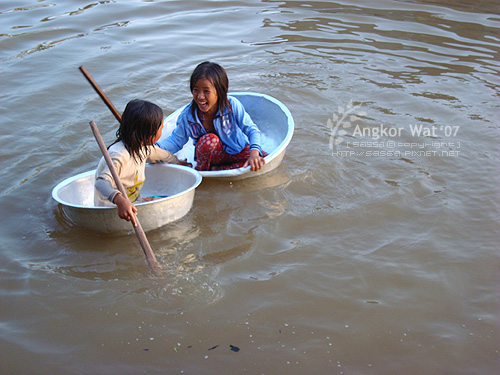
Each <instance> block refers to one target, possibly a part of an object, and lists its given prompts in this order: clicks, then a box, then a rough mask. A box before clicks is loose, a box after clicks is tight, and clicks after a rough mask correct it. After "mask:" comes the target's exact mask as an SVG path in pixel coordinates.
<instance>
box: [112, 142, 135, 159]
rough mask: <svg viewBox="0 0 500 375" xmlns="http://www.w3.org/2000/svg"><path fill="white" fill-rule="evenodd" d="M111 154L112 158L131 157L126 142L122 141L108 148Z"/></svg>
mask: <svg viewBox="0 0 500 375" xmlns="http://www.w3.org/2000/svg"><path fill="white" fill-rule="evenodd" d="M108 151H109V155H110V156H111V157H112V158H120V159H129V158H130V153H129V152H128V150H127V148H126V147H125V144H124V143H123V142H122V141H119V142H116V143H114V144H113V145H111V146H110V147H109V149H108Z"/></svg>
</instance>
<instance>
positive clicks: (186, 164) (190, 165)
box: [179, 159, 193, 168]
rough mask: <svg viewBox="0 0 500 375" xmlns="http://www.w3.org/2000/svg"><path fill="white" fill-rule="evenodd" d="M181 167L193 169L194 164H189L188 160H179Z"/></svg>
mask: <svg viewBox="0 0 500 375" xmlns="http://www.w3.org/2000/svg"><path fill="white" fill-rule="evenodd" d="M179 164H180V165H184V166H185V167H189V168H193V164H191V163H188V161H187V159H184V160H179Z"/></svg>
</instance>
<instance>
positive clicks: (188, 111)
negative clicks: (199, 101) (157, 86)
mask: <svg viewBox="0 0 500 375" xmlns="http://www.w3.org/2000/svg"><path fill="white" fill-rule="evenodd" d="M185 120H187V121H188V122H192V121H194V120H195V119H194V118H193V102H191V103H189V104H186V105H185V106H184V108H182V109H181V113H179V117H177V123H179V121H185Z"/></svg>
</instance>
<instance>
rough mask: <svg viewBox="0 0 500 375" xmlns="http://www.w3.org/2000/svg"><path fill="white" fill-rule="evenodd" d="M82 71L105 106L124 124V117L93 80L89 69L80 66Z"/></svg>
mask: <svg viewBox="0 0 500 375" xmlns="http://www.w3.org/2000/svg"><path fill="white" fill-rule="evenodd" d="M80 71H81V72H82V73H83V75H84V76H85V78H87V81H89V82H90V84H91V85H92V87H93V88H94V90H95V91H97V93H98V94H99V96H100V97H101V99H102V100H103V101H104V104H106V105H107V106H108V108H109V109H110V110H111V112H112V113H113V115H115V117H116V119H117V120H118V122H122V115H121V114H120V112H118V111H117V110H116V108H115V106H114V105H113V103H111V100H109V98H108V97H107V96H106V94H105V93H104V91H102V90H101V88H100V87H99V85H98V84H97V82H96V81H94V78H92V76H91V75H90V73H89V72H88V71H87V69H85V67H84V66H83V65H82V66H80Z"/></svg>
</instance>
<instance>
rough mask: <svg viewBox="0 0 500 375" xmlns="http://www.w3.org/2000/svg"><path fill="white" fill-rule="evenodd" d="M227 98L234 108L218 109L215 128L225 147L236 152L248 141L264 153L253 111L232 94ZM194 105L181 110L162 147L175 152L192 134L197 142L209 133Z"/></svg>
mask: <svg viewBox="0 0 500 375" xmlns="http://www.w3.org/2000/svg"><path fill="white" fill-rule="evenodd" d="M227 99H228V100H229V103H230V104H231V108H232V112H230V111H228V110H227V109H225V110H224V113H223V114H222V115H221V113H220V111H218V112H217V115H216V116H215V119H214V127H215V131H216V132H217V135H218V136H219V138H220V140H221V141H222V145H223V147H224V150H225V151H226V152H227V153H228V154H232V155H235V154H238V153H240V152H241V151H242V150H243V149H244V148H245V146H246V145H247V144H250V150H258V151H259V153H260V154H261V155H262V149H261V146H260V142H261V133H260V130H259V128H258V127H257V125H255V124H254V122H253V121H252V119H251V118H250V115H249V114H248V113H246V112H245V108H244V107H243V104H241V102H240V101H239V100H238V99H236V98H234V97H232V96H228V97H227ZM192 106H193V103H191V104H188V105H187V106H186V107H185V108H184V109H183V110H182V112H181V113H180V114H179V117H178V118H177V126H176V128H175V129H174V131H173V132H172V134H170V135H169V136H168V137H167V138H166V139H164V140H163V141H160V142H158V143H157V145H158V146H159V147H160V148H162V149H164V150H167V151H169V152H171V153H172V154H175V153H176V152H177V151H179V150H180V149H182V148H183V147H184V145H185V144H186V143H187V141H188V140H189V138H191V139H193V144H195V145H196V143H197V142H198V139H199V138H200V137H201V136H202V135H204V134H206V133H207V131H206V129H205V127H204V126H203V124H202V123H201V121H200V119H199V118H198V115H197V113H196V111H195V114H194V116H193V112H192V109H191V108H192Z"/></svg>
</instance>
